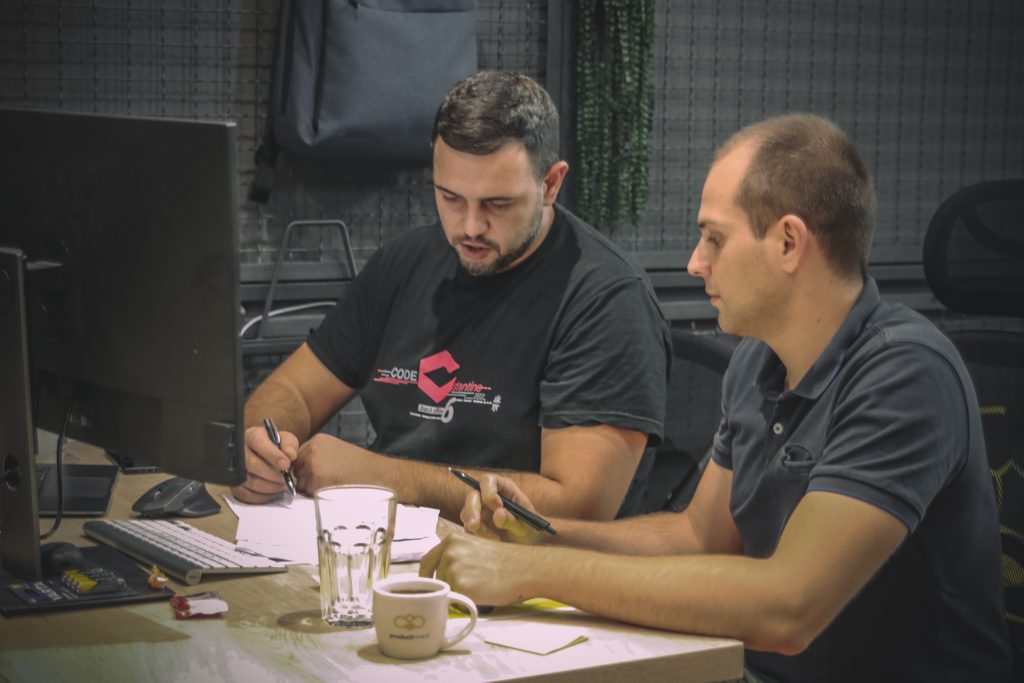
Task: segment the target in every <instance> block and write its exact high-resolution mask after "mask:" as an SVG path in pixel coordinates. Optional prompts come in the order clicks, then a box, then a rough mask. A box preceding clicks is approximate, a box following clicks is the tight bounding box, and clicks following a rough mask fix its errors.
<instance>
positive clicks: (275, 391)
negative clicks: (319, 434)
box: [245, 377, 312, 443]
mask: <svg viewBox="0 0 1024 683" xmlns="http://www.w3.org/2000/svg"><path fill="white" fill-rule="evenodd" d="M266 417H271V418H273V420H274V423H275V424H276V425H277V428H278V430H280V431H286V432H291V433H292V434H294V435H295V436H296V437H297V438H298V440H299V443H302V442H303V441H305V440H307V439H308V438H309V437H310V435H311V434H312V425H311V424H310V417H309V411H308V410H307V409H306V404H305V402H304V401H303V400H302V397H301V396H300V395H299V394H298V393H297V392H296V391H294V390H293V389H291V388H290V387H289V386H288V385H286V384H284V383H282V382H278V381H275V379H274V378H273V377H270V378H268V379H267V380H266V381H265V382H263V383H262V384H260V386H259V387H257V388H256V390H255V391H254V392H252V394H250V396H249V399H248V400H247V401H246V402H245V426H246V428H248V427H259V426H261V425H262V424H263V419H264V418H266Z"/></svg>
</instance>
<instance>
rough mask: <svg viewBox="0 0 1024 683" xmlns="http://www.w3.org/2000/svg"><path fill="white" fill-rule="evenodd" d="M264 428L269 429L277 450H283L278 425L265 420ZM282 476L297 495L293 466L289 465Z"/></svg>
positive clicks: (268, 433) (268, 434)
mask: <svg viewBox="0 0 1024 683" xmlns="http://www.w3.org/2000/svg"><path fill="white" fill-rule="evenodd" d="M263 426H264V427H266V429H267V436H269V437H270V440H271V441H272V442H273V443H274V445H275V446H277V450H281V433H280V432H278V431H277V425H276V424H274V421H273V420H271V419H270V418H269V417H265V418H263ZM281 474H283V475H284V483H285V485H286V486H287V487H288V490H289V491H290V492H291V494H292V495H293V496H294V495H295V477H293V476H292V466H291V465H289V466H288V469H286V470H282V471H281Z"/></svg>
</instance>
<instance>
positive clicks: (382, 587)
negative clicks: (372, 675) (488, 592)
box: [373, 575, 477, 659]
mask: <svg viewBox="0 0 1024 683" xmlns="http://www.w3.org/2000/svg"><path fill="white" fill-rule="evenodd" d="M452 603H454V604H457V605H461V606H462V607H464V608H465V609H466V611H468V612H469V623H468V624H466V625H465V626H464V627H463V628H462V630H460V631H459V632H458V633H456V634H455V635H453V636H450V637H449V636H448V634H447V628H448V605H450V604H452ZM476 619H477V612H476V605H474V604H473V601H472V600H470V599H469V598H467V597H466V596H465V595H461V594H459V593H454V592H452V589H451V587H450V586H449V585H448V584H447V583H445V582H444V581H440V580H438V579H429V578H424V577H420V576H413V575H411V576H407V577H402V576H396V577H392V578H390V579H387V580H385V581H382V582H380V583H378V584H376V585H375V586H374V587H373V627H374V629H376V631H377V644H378V645H380V651H381V652H383V653H384V654H386V655H387V656H388V657H395V658H396V659H423V658H425V657H432V656H434V655H435V654H437V653H438V651H439V650H444V649H447V648H449V647H451V646H452V645H455V643H457V642H459V641H460V640H462V639H463V638H465V637H466V636H468V635H469V633H470V631H472V630H473V627H474V626H476Z"/></svg>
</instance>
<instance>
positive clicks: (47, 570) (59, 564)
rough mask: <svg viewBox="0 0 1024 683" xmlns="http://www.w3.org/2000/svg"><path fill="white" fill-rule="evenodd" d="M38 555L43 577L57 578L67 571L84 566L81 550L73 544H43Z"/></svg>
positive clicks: (61, 542) (60, 542)
mask: <svg viewBox="0 0 1024 683" xmlns="http://www.w3.org/2000/svg"><path fill="white" fill-rule="evenodd" d="M39 555H40V559H41V560H42V569H43V576H58V575H60V574H63V573H64V572H65V571H66V570H68V569H75V568H76V567H77V568H81V567H82V566H83V565H84V564H85V556H84V555H83V554H82V550H81V549H80V548H79V547H78V546H76V545H74V544H73V543H65V542H63V541H58V542H56V543H44V544H43V547H42V548H40V551H39Z"/></svg>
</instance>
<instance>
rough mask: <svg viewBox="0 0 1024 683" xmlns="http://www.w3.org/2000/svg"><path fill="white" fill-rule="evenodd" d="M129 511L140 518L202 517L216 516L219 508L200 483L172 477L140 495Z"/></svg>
mask: <svg viewBox="0 0 1024 683" xmlns="http://www.w3.org/2000/svg"><path fill="white" fill-rule="evenodd" d="M132 510H134V511H135V512H138V513H139V514H140V515H142V516H143V517H171V516H176V517H206V516H207V515H213V514H216V513H218V512H220V504H218V503H217V501H215V500H214V499H213V496H211V495H210V492H209V491H207V490H206V486H205V485H204V484H203V482H201V481H196V480H195V479H186V478H185V477H174V478H172V479H167V480H166V481H163V482H160V483H159V484H157V485H156V486H154V487H153V488H151V489H150V490H148V491H146V492H145V493H143V494H142V496H141V497H139V499H138V500H137V501H135V504H134V505H132Z"/></svg>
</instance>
